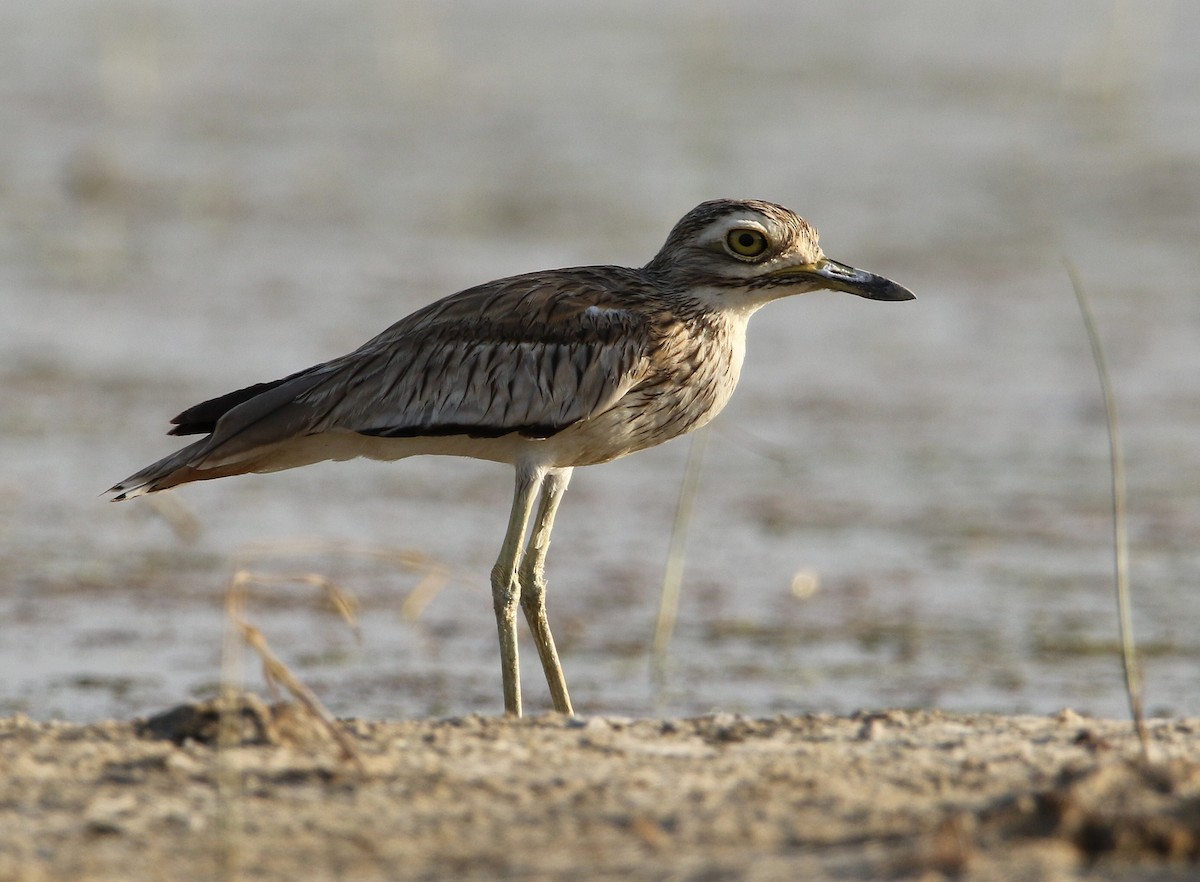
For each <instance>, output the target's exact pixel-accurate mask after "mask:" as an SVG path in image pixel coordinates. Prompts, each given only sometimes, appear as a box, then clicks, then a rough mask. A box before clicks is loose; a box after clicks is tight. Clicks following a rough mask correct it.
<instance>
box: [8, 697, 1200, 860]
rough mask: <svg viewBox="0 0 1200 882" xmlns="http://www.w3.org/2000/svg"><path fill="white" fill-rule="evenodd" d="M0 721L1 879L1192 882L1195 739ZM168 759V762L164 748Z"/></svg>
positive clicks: (1083, 723) (968, 728)
mask: <svg viewBox="0 0 1200 882" xmlns="http://www.w3.org/2000/svg"><path fill="white" fill-rule="evenodd" d="M209 711H211V708H201V709H200V710H199V711H196V712H193V711H189V712H186V713H182V714H175V715H173V716H165V717H163V718H159V719H158V720H156V721H154V723H153V725H150V726H148V725H146V724H145V723H127V722H106V723H101V724H97V725H89V726H79V725H68V724H63V723H36V722H31V721H29V720H27V719H22V718H20V717H16V718H10V719H6V720H3V721H0V878H2V879H5V880H8V879H21V880H42V879H89V880H118V879H119V880H123V882H126V880H135V879H154V880H163V879H214V878H221V877H222V875H223V874H224V877H225V878H230V879H256V880H259V879H287V880H319V879H502V878H522V879H544V878H545V879H581V878H613V879H616V878H638V879H643V878H645V879H681V880H716V879H730V878H738V879H800V878H803V879H866V878H910V877H911V878H921V879H938V878H943V877H946V878H960V879H971V880H974V879H1022V880H1036V879H1075V878H1083V877H1084V876H1085V875H1086V876H1087V878H1089V879H1092V878H1099V879H1139V880H1140V879H1178V880H1183V879H1194V878H1196V874H1197V872H1200V870H1198V869H1197V863H1196V861H1197V857H1198V855H1200V742H1198V738H1197V733H1198V732H1200V721H1196V720H1177V721H1157V722H1155V723H1154V724H1153V725H1152V727H1151V734H1152V737H1153V741H1154V745H1155V757H1154V760H1155V761H1154V762H1153V763H1152V764H1151V765H1143V764H1142V763H1140V762H1138V761H1135V760H1134V759H1132V758H1134V757H1136V755H1137V752H1136V743H1135V741H1134V739H1133V737H1132V736H1131V734H1130V727H1129V726H1128V725H1127V724H1125V723H1122V722H1114V721H1108V720H1095V719H1089V718H1084V717H1080V716H1078V715H1076V714H1073V713H1071V712H1069V711H1067V712H1064V713H1062V714H1060V715H1058V716H1057V717H1052V718H1042V717H1002V716H990V715H969V716H964V715H951V714H943V713H936V712H935V713H924V712H921V713H914V712H902V711H889V712H885V713H880V714H870V715H866V714H860V715H855V716H851V717H834V716H827V715H814V716H805V717H780V718H774V719H765V720H752V719H744V718H740V717H733V716H721V715H718V716H710V717H703V718H699V719H689V720H671V721H662V720H637V721H630V720H618V719H609V718H592V719H573V720H568V719H563V718H561V717H543V718H536V719H524V720H506V719H497V718H482V717H467V718H461V719H449V720H433V721H429V720H423V721H414V722H396V723H391V722H386V723H385V722H368V721H348V722H346V723H344V727H345V731H346V732H347V733H348V734H349V735H350V738H351V739H352V742H353V745H354V747H355V750H356V751H357V753H358V754H359V761H358V763H357V764H356V763H355V762H353V761H349V760H346V759H344V758H341V757H340V756H339V749H338V748H337V747H336V745H335V744H334V743H333V742H332V741H331V740H329V738H328V737H327V736H326V735H325V734H324V732H322V731H321V730H319V729H315V728H314V727H313V725H312V724H311V722H310V721H309V720H308V719H307V718H305V717H304V716H303V715H302V714H300V713H298V712H297V711H296V710H295V709H294V708H292V707H290V706H284V707H281V708H277V709H274V710H269V709H266V708H265V707H263V706H262V705H261V704H260V703H258V702H257V701H256V700H250V701H249V703H248V704H247V705H246V710H245V715H244V716H243V718H242V720H241V731H240V732H239V733H236V735H235V737H236V738H237V739H238V740H239V743H238V744H237V746H234V747H232V748H222V749H221V750H218V749H217V748H216V747H215V746H214V739H215V734H216V725H215V722H214V720H213V717H212V715H211V714H210V713H209ZM177 742H178V743H177Z"/></svg>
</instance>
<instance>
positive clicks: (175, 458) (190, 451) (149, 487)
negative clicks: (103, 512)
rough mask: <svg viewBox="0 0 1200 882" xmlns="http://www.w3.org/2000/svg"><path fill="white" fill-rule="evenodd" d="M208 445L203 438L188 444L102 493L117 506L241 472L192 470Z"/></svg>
mask: <svg viewBox="0 0 1200 882" xmlns="http://www.w3.org/2000/svg"><path fill="white" fill-rule="evenodd" d="M211 441H212V439H211V438H204V439H201V440H200V441H197V442H195V443H194V444H189V445H188V446H187V447H184V448H182V449H180V450H176V451H175V452H174V453H172V454H171V455H170V456H164V457H163V458H162V459H160V460H159V461H158V462H156V463H153V464H152V465H148V466H146V467H145V468H144V469H142V470H141V471H140V472H136V473H134V474H132V475H130V476H129V477H128V478H126V479H125V480H124V481H121V482H120V483H118V484H114V485H113V486H112V487H110V488H108V490H107V491H105V492H106V493H112V494H115V495H114V496H113V498H112V499H113V502H120V501H121V500H123V499H132V498H133V497H135V496H144V495H146V494H147V493H155V492H157V491H159V490H166V489H167V488H169V487H175V486H177V485H179V484H186V483H188V482H189V481H204V480H208V479H209V478H221V477H224V476H225V475H229V474H236V473H237V472H240V471H242V469H240V468H237V467H236V466H235V467H232V468H228V469H221V468H205V469H199V468H196V466H197V465H198V464H199V463H200V462H201V461H203V460H204V458H205V456H206V455H207V454H208V453H209V452H210V448H211V446H212V445H211Z"/></svg>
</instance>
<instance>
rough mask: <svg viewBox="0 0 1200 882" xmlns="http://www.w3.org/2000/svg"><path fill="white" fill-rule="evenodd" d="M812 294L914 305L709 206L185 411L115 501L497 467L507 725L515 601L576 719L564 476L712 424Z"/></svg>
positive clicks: (515, 667) (746, 216)
mask: <svg viewBox="0 0 1200 882" xmlns="http://www.w3.org/2000/svg"><path fill="white" fill-rule="evenodd" d="M819 289H828V290H832V291H840V292H845V293H849V294H855V295H858V296H860V297H865V298H868V299H871V300H880V301H906V300H913V299H915V295H914V294H913V293H912V292H911V291H909V290H908V289H907V288H904V287H902V286H901V285H899V284H897V283H895V282H893V281H891V280H890V279H887V278H884V277H883V276H879V275H875V274H873V273H869V272H866V271H864V270H860V269H855V268H854V267H852V266H849V265H847V264H843V263H838V262H837V261H835V260H832V259H830V258H828V257H826V256H825V255H824V253H823V252H822V250H821V247H820V245H819V244H818V237H817V231H816V229H815V228H814V227H813V226H812V225H811V224H809V223H808V222H807V221H806V220H804V219H803V218H801V217H800V216H799V215H797V214H795V213H794V212H792V211H791V210H789V209H787V208H784V207H783V206H781V205H777V204H774V203H771V202H765V201H761V200H754V199H715V200H710V201H707V202H703V203H701V204H700V205H698V206H696V207H695V208H694V209H692V210H691V211H689V212H688V213H687V214H686V215H684V216H683V218H682V219H681V220H680V221H679V222H678V223H676V224H675V226H674V227H673V228H672V230H671V231H670V233H669V235H668V236H667V239H666V242H665V243H664V244H663V246H662V248H661V249H660V250H659V251H658V253H657V254H656V255H655V256H654V257H653V258H652V259H651V260H650V262H649V263H647V264H646V265H645V266H643V267H641V268H629V267H622V266H582V267H571V268H566V269H553V270H544V271H539V272H531V273H526V274H523V275H516V276H511V277H508V278H503V279H498V280H496V281H492V282H487V283H485V284H482V285H477V286H475V287H471V288H467V289H465V290H462V291H459V292H457V293H455V294H451V295H449V296H447V297H444V298H442V299H440V300H437V301H435V302H433V303H430V304H429V305H427V306H424V307H422V308H420V309H418V310H416V311H415V312H413V313H411V314H410V315H408V316H407V317H406V318H403V319H400V320H399V321H398V322H396V323H395V324H393V325H392V326H391V327H389V328H388V329H387V330H385V331H383V332H382V333H381V334H379V335H378V336H376V337H374V338H372V339H370V340H368V341H367V342H366V343H364V344H363V345H362V346H360V347H359V348H358V349H356V350H354V351H353V352H351V353H349V354H347V355H343V356H341V357H340V358H334V359H333V360H331V361H327V362H323V363H321V364H317V365H314V366H313V367H309V368H306V369H304V370H301V371H298V372H296V373H293V374H289V375H288V376H286V377H283V378H282V379H278V380H272V381H270V382H265V383H257V384H255V385H252V386H247V387H246V388H244V389H238V390H236V391H233V392H229V393H227V394H225V395H221V396H219V397H216V398H213V399H211V400H208V401H204V402H202V403H200V404H197V405H195V406H194V407H190V408H188V409H187V410H185V411H183V412H182V413H181V414H179V415H178V416H177V417H175V418H174V419H173V420H172V421H171V423H172V425H173V428H172V429H171V430H170V432H169V434H171V435H203V436H204V437H203V438H200V439H199V440H197V441H195V442H194V443H192V444H189V445H188V446H186V447H184V448H182V449H180V450H178V451H176V452H175V453H172V454H170V455H169V456H166V457H164V458H163V459H160V460H159V461H158V462H155V463H154V464H152V465H150V466H147V467H146V468H144V469H142V470H141V471H139V472H136V473H135V474H133V475H131V476H130V477H128V478H126V479H125V480H124V481H121V482H120V483H118V484H116V485H115V486H113V487H112V488H110V489H109V491H108V492H109V493H110V494H113V498H114V500H123V499H129V498H133V497H136V496H141V495H143V494H147V493H154V492H157V491H160V490H166V489H167V488H170V487H175V486H177V485H180V484H186V483H189V482H193V481H205V480H210V479H213V478H223V477H227V476H230V475H242V474H248V473H261V472H274V471H280V470H283V469H291V468H296V467H298V466H304V465H309V464H312V463H316V462H322V461H328V460H333V461H342V460H349V459H353V458H356V457H367V458H369V459H374V460H385V461H391V460H398V459H403V458H406V457H409V456H415V455H420V454H440V455H451V456H462V457H472V458H475V459H481V460H490V461H494V462H499V463H507V464H509V465H511V466H513V468H514V470H515V474H516V482H515V488H514V492H513V501H512V508H511V510H510V513H509V517H508V526H507V529H506V530H505V533H504V539H503V542H502V544H501V547H500V554H499V557H498V558H497V560H496V564H495V566H494V567H493V568H492V571H491V589H492V605H493V608H494V611H495V616H496V627H497V632H498V635H499V641H500V667H501V682H502V689H503V698H504V711H505V713H506V714H508V715H513V716H520V715H521V706H522V702H521V681H520V666H519V658H518V649H517V608H518V606H519V607H520V608H521V609H522V610H523V612H524V615H525V618H526V620H527V623H528V625H529V630H530V632H531V634H532V637H533V642H534V645H535V646H536V648H537V652H538V655H539V658H540V660H541V664H542V669H543V671H544V673H545V676H546V682H547V685H548V687H549V691H550V698H551V701H552V704H553V707H554V709H555V711H557V712H560V713H563V714H568V715H571V714H573V713H574V710H573V706H572V703H571V698H570V695H569V693H568V690H567V684H566V678H565V676H564V674H563V670H562V664H561V662H560V659H559V655H558V650H557V648H556V646H555V643H554V638H553V636H552V634H551V632H550V624H549V619H548V617H547V613H546V576H545V562H546V555H547V551H548V549H549V546H550V534H551V531H552V529H553V527H554V519H555V515H556V514H557V512H558V509H559V504H560V503H561V502H562V498H563V494H564V493H565V492H566V489H567V485H568V483H569V482H570V480H571V475H572V473H573V470H574V469H575V467H577V466H587V465H596V464H600V463H605V462H609V461H611V460H614V459H617V458H619V457H622V456H625V455H627V454H630V453H634V452H636V451H639V450H644V449H646V448H648V447H653V446H655V445H657V444H661V443H662V442H665V441H668V440H670V439H672V438H676V437H678V436H680V435H683V434H685V433H688V432H691V431H694V430H695V429H699V428H700V427H702V426H704V425H705V424H707V423H708V422H709V421H710V420H711V419H712V418H713V417H715V416H716V415H717V414H718V413H719V412H720V411H721V410H722V408H724V407H725V405H726V403H727V402H728V401H729V398H730V396H731V395H732V394H733V391H734V387H735V386H736V385H737V382H738V377H739V375H740V373H741V368H742V361H743V357H744V355H745V351H746V325H747V322H748V320H749V319H750V316H751V315H753V314H754V313H755V312H756V311H757V310H758V309H759V308H760V307H762V306H764V305H766V304H767V303H769V302H771V301H773V300H778V299H780V298H782V297H787V296H791V295H797V294H805V293H808V292H811V291H815V290H819ZM531 522H532V527H531V526H530V525H531Z"/></svg>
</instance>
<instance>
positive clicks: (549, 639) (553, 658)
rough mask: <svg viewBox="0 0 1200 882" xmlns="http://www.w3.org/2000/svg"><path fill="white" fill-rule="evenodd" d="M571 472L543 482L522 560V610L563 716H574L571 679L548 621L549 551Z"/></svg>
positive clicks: (553, 475) (556, 473)
mask: <svg viewBox="0 0 1200 882" xmlns="http://www.w3.org/2000/svg"><path fill="white" fill-rule="evenodd" d="M571 471H572V470H571V469H569V468H566V469H552V470H551V471H550V472H549V473H547V475H546V478H545V480H543V481H542V488H541V501H540V502H539V503H538V513H537V519H536V520H535V521H534V525H533V534H532V535H531V536H530V537H529V544H528V545H527V546H526V547H525V554H524V556H523V557H522V558H521V568H520V576H521V607H522V608H523V609H524V610H525V620H526V621H527V622H529V630H530V631H531V632H533V642H534V644H535V645H536V646H537V651H538V656H539V657H540V658H541V660H542V670H544V671H545V672H546V684H547V685H548V686H549V687H550V698H551V700H552V701H553V702H554V709H555V710H556V711H558V712H559V713H562V714H573V713H574V711H573V710H572V709H571V696H570V695H568V694H567V680H566V677H564V676H563V671H562V665H561V664H560V663H559V661H558V650H557V649H555V648H554V637H553V635H552V634H551V633H550V621H549V619H547V618H546V570H545V567H546V552H547V551H548V550H549V549H550V531H551V530H553V529H554V515H555V514H556V513H557V512H558V504H559V503H560V502H562V498H563V494H564V493H565V492H566V491H567V484H568V483H569V482H570V480H571Z"/></svg>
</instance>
